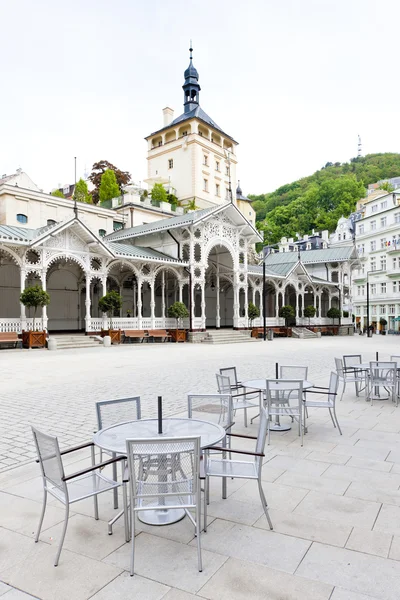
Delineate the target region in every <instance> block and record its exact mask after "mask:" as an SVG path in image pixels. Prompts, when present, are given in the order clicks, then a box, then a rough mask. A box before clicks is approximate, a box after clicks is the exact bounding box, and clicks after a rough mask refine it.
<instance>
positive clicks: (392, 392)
mask: <svg viewBox="0 0 400 600" xmlns="http://www.w3.org/2000/svg"><path fill="white" fill-rule="evenodd" d="M397 383H398V382H397V363H396V362H384V361H372V362H370V363H369V371H368V374H367V385H366V400H367V401H368V400H370V401H371V405H372V404H373V401H374V394H376V393H379V390H380V389H381V388H383V389H385V390H386V391H387V392H388V394H389V398H391V400H392V402H396V406H397V405H398V396H397Z"/></svg>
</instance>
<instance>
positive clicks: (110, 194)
mask: <svg viewBox="0 0 400 600" xmlns="http://www.w3.org/2000/svg"><path fill="white" fill-rule="evenodd" d="M120 195H121V191H120V189H119V187H118V183H117V178H116V176H115V173H114V171H112V170H111V169H108V170H107V171H105V173H103V175H102V177H101V183H100V188H99V200H100V204H103V202H106V201H107V200H111V198H117V197H118V196H120Z"/></svg>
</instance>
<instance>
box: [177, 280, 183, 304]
mask: <svg viewBox="0 0 400 600" xmlns="http://www.w3.org/2000/svg"><path fill="white" fill-rule="evenodd" d="M178 285H179V296H178V298H179V302H182V298H183V283H182V282H181V281H179V282H178Z"/></svg>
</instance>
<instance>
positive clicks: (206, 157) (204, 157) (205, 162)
mask: <svg viewBox="0 0 400 600" xmlns="http://www.w3.org/2000/svg"><path fill="white" fill-rule="evenodd" d="M203 165H204V166H205V167H208V156H206V155H205V154H204V156H203Z"/></svg>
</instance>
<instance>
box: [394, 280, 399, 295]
mask: <svg viewBox="0 0 400 600" xmlns="http://www.w3.org/2000/svg"><path fill="white" fill-rule="evenodd" d="M399 291H400V286H399ZM396 292H397V281H393V293H394V294H395V293H396Z"/></svg>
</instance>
